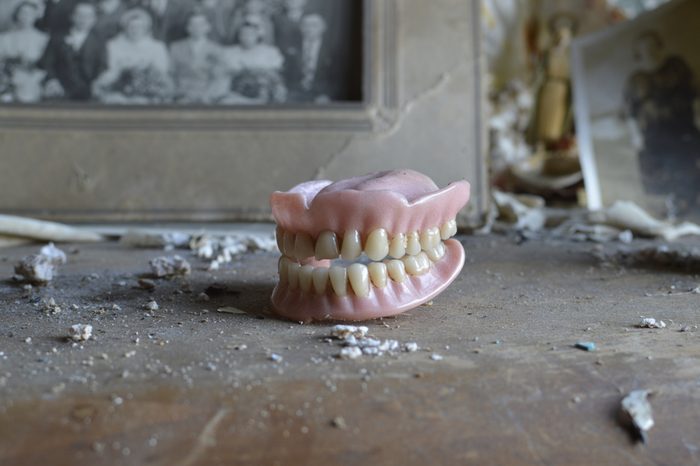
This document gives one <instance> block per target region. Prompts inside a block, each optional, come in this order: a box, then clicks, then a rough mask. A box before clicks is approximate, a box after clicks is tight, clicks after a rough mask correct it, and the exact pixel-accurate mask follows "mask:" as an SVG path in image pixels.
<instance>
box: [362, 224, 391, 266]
mask: <svg viewBox="0 0 700 466" xmlns="http://www.w3.org/2000/svg"><path fill="white" fill-rule="evenodd" d="M365 254H367V257H369V258H370V259H372V260H373V261H379V260H382V259H384V258H385V257H386V256H387V254H389V237H388V235H387V234H386V230H385V229H384V228H377V229H376V230H374V231H373V232H372V233H370V234H369V236H368V237H367V241H366V242H365Z"/></svg>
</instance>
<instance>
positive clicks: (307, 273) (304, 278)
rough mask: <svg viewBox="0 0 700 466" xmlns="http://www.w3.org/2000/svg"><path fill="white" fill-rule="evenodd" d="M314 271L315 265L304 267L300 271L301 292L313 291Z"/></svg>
mask: <svg viewBox="0 0 700 466" xmlns="http://www.w3.org/2000/svg"><path fill="white" fill-rule="evenodd" d="M313 271H314V267H313V265H304V266H302V267H301V268H300V269H299V288H301V291H304V292H308V291H310V290H311V275H312V273H313Z"/></svg>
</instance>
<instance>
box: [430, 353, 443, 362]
mask: <svg viewBox="0 0 700 466" xmlns="http://www.w3.org/2000/svg"><path fill="white" fill-rule="evenodd" d="M430 359H432V360H433V361H442V360H443V357H442V355H441V354H437V353H433V354H431V355H430Z"/></svg>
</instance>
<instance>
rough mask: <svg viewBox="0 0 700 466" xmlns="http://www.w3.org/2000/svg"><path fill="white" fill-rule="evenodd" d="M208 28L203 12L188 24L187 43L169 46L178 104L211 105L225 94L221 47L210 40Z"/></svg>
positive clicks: (179, 42)
mask: <svg viewBox="0 0 700 466" xmlns="http://www.w3.org/2000/svg"><path fill="white" fill-rule="evenodd" d="M210 31H211V24H210V23H209V20H208V18H207V16H206V15H204V13H202V12H195V13H193V14H192V15H191V16H190V18H189V20H188V22H187V34H188V37H187V39H183V40H180V41H177V42H175V43H174V44H172V45H171V46H170V60H171V67H172V74H173V78H174V83H175V101H176V102H178V103H198V104H203V103H211V102H212V101H213V100H216V98H217V97H220V96H221V95H223V94H226V92H227V85H228V80H227V79H226V76H225V72H224V67H223V62H222V49H221V47H220V46H219V45H218V44H217V43H215V42H213V41H212V40H211V39H209V37H208V35H209V33H210Z"/></svg>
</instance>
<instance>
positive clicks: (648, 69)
mask: <svg viewBox="0 0 700 466" xmlns="http://www.w3.org/2000/svg"><path fill="white" fill-rule="evenodd" d="M634 54H635V60H636V62H637V64H638V69H637V70H636V71H635V72H634V73H632V75H631V76H630V77H629V78H628V80H627V84H626V86H625V107H626V108H625V115H626V117H627V121H628V126H629V128H630V130H631V136H632V140H633V143H634V145H635V147H636V149H637V152H638V154H639V164H640V168H641V172H642V180H643V182H644V187H645V189H647V190H648V191H649V192H650V193H653V194H670V192H673V193H674V194H675V195H676V197H677V201H678V204H679V205H678V208H679V209H680V210H681V212H683V211H685V210H687V209H689V208H690V207H693V206H695V205H696V204H697V202H698V199H697V196H698V194H700V189H698V188H697V183H693V182H688V181H687V180H690V179H698V178H700V130H699V129H698V126H697V123H696V118H697V115H696V108H697V107H698V92H697V89H696V88H695V78H694V76H693V71H692V69H691V68H690V66H689V65H688V63H687V61H686V60H685V59H684V58H683V57H681V56H678V55H672V54H668V53H667V51H666V49H665V44H664V41H663V39H662V38H661V36H660V35H659V34H658V33H657V32H654V31H647V32H645V33H643V34H641V35H639V36H638V37H637V40H636V41H635V49H634Z"/></svg>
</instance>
